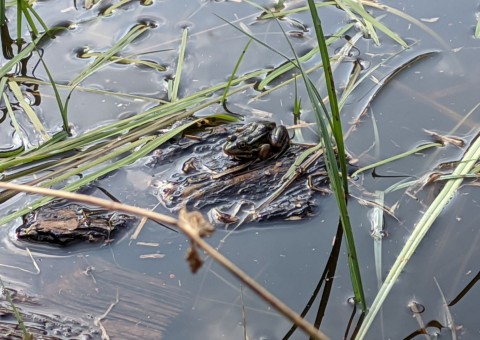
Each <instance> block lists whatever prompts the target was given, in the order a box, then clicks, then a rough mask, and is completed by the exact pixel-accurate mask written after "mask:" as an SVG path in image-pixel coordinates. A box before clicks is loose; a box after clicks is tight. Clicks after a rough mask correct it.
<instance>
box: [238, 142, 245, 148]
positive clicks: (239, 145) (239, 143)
mask: <svg viewBox="0 0 480 340" xmlns="http://www.w3.org/2000/svg"><path fill="white" fill-rule="evenodd" d="M237 146H238V148H239V149H245V148H246V147H247V142H245V141H240V142H238V144H237Z"/></svg>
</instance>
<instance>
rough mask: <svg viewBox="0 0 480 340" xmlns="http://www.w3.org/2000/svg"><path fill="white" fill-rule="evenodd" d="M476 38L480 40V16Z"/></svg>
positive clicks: (479, 17)
mask: <svg viewBox="0 0 480 340" xmlns="http://www.w3.org/2000/svg"><path fill="white" fill-rule="evenodd" d="M475 38H477V39H480V15H479V16H478V17H477V26H476V27H475Z"/></svg>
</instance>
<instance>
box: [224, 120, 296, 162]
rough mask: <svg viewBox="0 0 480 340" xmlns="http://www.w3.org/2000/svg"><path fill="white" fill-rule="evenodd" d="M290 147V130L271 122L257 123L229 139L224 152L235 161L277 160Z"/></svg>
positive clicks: (243, 127) (242, 129) (247, 126)
mask: <svg viewBox="0 0 480 340" xmlns="http://www.w3.org/2000/svg"><path fill="white" fill-rule="evenodd" d="M289 146H290V137H289V135H288V130H287V128H286V127H285V126H283V125H278V126H277V124H276V123H275V122H270V121H255V122H250V123H247V124H245V125H244V126H242V127H240V128H238V129H237V130H236V131H235V132H234V133H233V134H231V135H230V136H228V137H227V140H226V142H225V144H224V146H223V152H224V153H225V154H226V155H228V156H229V157H231V158H232V159H235V160H239V161H241V160H257V159H260V160H267V159H269V158H272V157H274V158H276V157H278V156H279V155H281V154H282V153H283V152H285V151H286V150H287V149H288V147H289Z"/></svg>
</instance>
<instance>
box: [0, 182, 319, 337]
mask: <svg viewBox="0 0 480 340" xmlns="http://www.w3.org/2000/svg"><path fill="white" fill-rule="evenodd" d="M0 188H4V189H9V190H16V191H23V192H29V193H34V194H40V195H48V196H55V197H61V198H64V199H68V200H72V201H77V202H82V203H87V204H92V205H98V206H101V207H103V208H106V209H109V210H115V211H122V212H126V213H130V214H134V215H137V216H143V217H147V218H149V219H151V220H153V221H158V222H161V223H165V224H169V225H172V226H176V227H178V229H180V230H181V231H182V232H183V233H185V235H187V236H188V237H189V238H190V239H191V240H192V241H193V242H194V243H195V245H196V246H199V247H200V248H202V249H203V250H204V251H205V252H206V253H207V254H208V255H210V256H211V257H212V258H213V259H215V260H216V261H217V262H218V263H219V264H221V265H222V266H223V267H225V269H227V270H228V271H229V272H230V273H232V274H233V275H235V276H236V277H237V278H238V279H240V280H241V281H242V282H243V283H244V284H245V285H247V286H248V287H250V289H251V290H253V291H254V292H255V293H257V294H258V295H259V296H260V297H261V298H262V299H264V300H265V301H266V302H267V303H269V304H270V305H271V306H272V307H273V308H275V309H276V310H277V311H279V312H280V313H281V314H283V315H284V316H285V317H287V318H288V319H289V320H290V321H292V322H293V323H295V324H296V325H298V327H299V328H301V329H303V330H304V331H305V332H306V333H307V334H308V335H309V336H310V337H312V338H314V339H319V340H323V339H328V337H327V336H326V335H325V334H324V333H323V332H322V331H320V330H319V329H316V328H315V327H314V326H313V325H312V324H310V323H309V322H307V321H306V320H304V319H303V318H302V317H301V316H300V315H298V314H297V313H296V312H295V311H293V310H292V309H291V308H290V307H288V306H287V305H286V304H284V303H283V302H282V301H280V300H279V299H278V298H277V297H275V296H274V295H272V294H271V293H270V292H269V291H267V290H266V289H265V288H264V287H262V286H260V285H259V284H258V283H257V282H256V281H255V280H254V279H253V278H251V277H250V276H248V275H247V274H246V273H245V272H244V271H242V270H241V269H240V268H238V267H237V266H235V264H233V263H232V262H231V261H230V260H228V259H227V258H226V257H224V256H223V255H222V254H220V253H219V252H218V251H217V250H216V249H215V248H213V247H212V246H211V245H210V244H208V243H207V242H206V241H204V240H203V239H202V238H201V237H200V236H199V235H198V230H196V229H194V228H192V227H190V226H189V225H188V223H186V224H182V223H179V220H177V219H175V218H173V217H170V216H166V215H162V214H159V213H155V212H152V211H149V210H145V209H142V208H137V207H134V206H130V205H126V204H121V203H117V202H113V201H108V200H104V199H101V198H97V197H91V196H87V195H82V194H76V193H71V192H65V191H60V190H52V189H46V188H37V187H31V186H28V185H19V184H12V183H6V182H1V181H0Z"/></svg>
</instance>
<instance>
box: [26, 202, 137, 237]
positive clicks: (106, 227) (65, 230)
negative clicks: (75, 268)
mask: <svg viewBox="0 0 480 340" xmlns="http://www.w3.org/2000/svg"><path fill="white" fill-rule="evenodd" d="M132 219H133V217H131V216H128V215H123V214H117V213H113V212H109V211H106V210H93V209H88V208H85V207H81V206H80V205H78V204H74V203H60V202H54V203H50V204H48V205H46V206H44V207H41V208H39V209H37V210H34V211H32V212H31V213H29V214H26V215H25V216H23V224H22V225H21V226H19V227H18V228H17V229H16V234H17V237H18V238H19V239H26V240H29V241H36V242H48V243H55V244H59V245H66V244H68V243H71V242H73V241H77V240H85V241H89V242H99V241H107V240H109V239H110V238H111V235H112V233H113V232H114V231H116V230H117V229H118V228H120V227H124V226H126V225H127V223H128V222H129V221H130V220H132Z"/></svg>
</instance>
